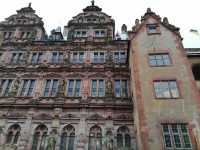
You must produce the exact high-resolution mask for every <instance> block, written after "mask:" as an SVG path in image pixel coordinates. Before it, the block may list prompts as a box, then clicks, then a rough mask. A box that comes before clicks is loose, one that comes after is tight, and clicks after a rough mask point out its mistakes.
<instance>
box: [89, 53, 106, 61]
mask: <svg viewBox="0 0 200 150" xmlns="http://www.w3.org/2000/svg"><path fill="white" fill-rule="evenodd" d="M95 53H97V57H96V56H95ZM101 54H103V55H101ZM91 56H92V58H91V62H92V64H104V63H105V62H106V52H105V51H93V52H92V53H91ZM101 56H103V57H101ZM95 57H96V58H95ZM95 59H96V60H95Z"/></svg>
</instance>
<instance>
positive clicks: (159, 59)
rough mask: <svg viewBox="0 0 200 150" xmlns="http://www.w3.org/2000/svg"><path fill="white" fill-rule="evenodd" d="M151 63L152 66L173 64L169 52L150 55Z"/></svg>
mask: <svg viewBox="0 0 200 150" xmlns="http://www.w3.org/2000/svg"><path fill="white" fill-rule="evenodd" d="M149 64H150V65H151V66H167V65H171V60H170V57H169V54H167V53H163V54H150V55H149Z"/></svg>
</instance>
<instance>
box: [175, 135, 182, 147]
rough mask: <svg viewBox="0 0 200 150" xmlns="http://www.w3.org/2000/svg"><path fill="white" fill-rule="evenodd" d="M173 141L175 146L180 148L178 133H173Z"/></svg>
mask: <svg viewBox="0 0 200 150" xmlns="http://www.w3.org/2000/svg"><path fill="white" fill-rule="evenodd" d="M174 143H175V147H176V148H181V140H180V137H179V135H178V134H176V135H174Z"/></svg>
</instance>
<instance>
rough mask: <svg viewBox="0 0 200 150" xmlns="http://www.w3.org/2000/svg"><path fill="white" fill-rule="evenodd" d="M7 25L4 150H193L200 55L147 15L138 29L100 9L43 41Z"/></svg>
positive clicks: (0, 138)
mask: <svg viewBox="0 0 200 150" xmlns="http://www.w3.org/2000/svg"><path fill="white" fill-rule="evenodd" d="M43 25H44V22H43V21H42V18H41V17H39V16H38V15H37V14H36V12H35V10H34V9H33V8H32V7H31V4H29V6H28V7H24V8H21V9H20V10H18V11H17V13H16V14H14V15H11V16H9V17H8V18H6V19H5V21H2V22H0V45H1V46H0V61H1V62H0V150H178V149H181V150H196V149H198V148H199V146H200V128H199V123H200V112H199V111H200V92H199V90H200V84H199V83H200V71H199V70H200V50H199V49H185V48H184V47H183V45H182V37H181V35H180V33H179V28H177V27H176V26H174V25H171V24H170V23H169V21H168V19H167V18H166V17H164V18H163V19H161V17H160V16H158V15H156V14H155V13H154V12H153V11H151V9H150V8H148V9H147V12H146V13H145V14H144V15H143V16H142V18H141V20H139V19H136V20H135V25H134V26H133V28H132V30H131V31H127V27H126V25H122V28H121V33H120V34H119V33H118V34H115V20H114V19H113V18H112V17H111V16H109V15H107V14H106V13H104V12H103V11H102V9H101V8H100V7H98V6H96V5H95V4H94V1H92V4H91V5H90V6H87V7H86V8H84V9H83V12H81V13H79V14H78V15H76V16H74V17H73V18H72V19H71V20H70V21H69V22H68V24H67V25H66V26H65V27H64V32H63V33H62V32H61V29H60V28H57V29H54V30H52V32H51V35H50V36H48V35H47V34H46V31H45V28H44V26H43Z"/></svg>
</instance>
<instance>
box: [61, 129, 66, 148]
mask: <svg viewBox="0 0 200 150" xmlns="http://www.w3.org/2000/svg"><path fill="white" fill-rule="evenodd" d="M66 146H67V134H66V133H63V134H62V136H61V142H60V150H66Z"/></svg>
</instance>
